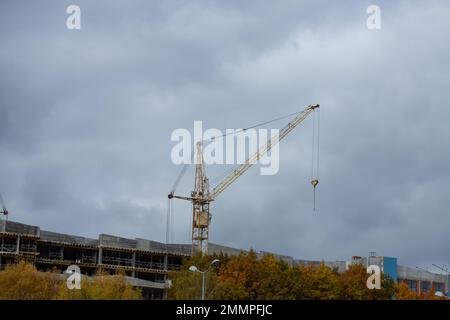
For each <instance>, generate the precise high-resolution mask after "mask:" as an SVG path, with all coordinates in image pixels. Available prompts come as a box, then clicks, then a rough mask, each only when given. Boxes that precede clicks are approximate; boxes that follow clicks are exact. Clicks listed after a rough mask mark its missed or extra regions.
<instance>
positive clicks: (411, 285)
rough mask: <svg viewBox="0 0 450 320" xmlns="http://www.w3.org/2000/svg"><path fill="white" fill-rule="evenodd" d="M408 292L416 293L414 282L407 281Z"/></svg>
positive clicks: (415, 283)
mask: <svg viewBox="0 0 450 320" xmlns="http://www.w3.org/2000/svg"><path fill="white" fill-rule="evenodd" d="M408 287H409V290H411V291H414V292H417V281H416V280H408Z"/></svg>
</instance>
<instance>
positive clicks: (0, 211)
mask: <svg viewBox="0 0 450 320" xmlns="http://www.w3.org/2000/svg"><path fill="white" fill-rule="evenodd" d="M0 206H1V208H0V214H2V215H3V216H5V218H6V219H8V213H9V212H8V210H6V206H5V201H3V197H2V195H1V194H0Z"/></svg>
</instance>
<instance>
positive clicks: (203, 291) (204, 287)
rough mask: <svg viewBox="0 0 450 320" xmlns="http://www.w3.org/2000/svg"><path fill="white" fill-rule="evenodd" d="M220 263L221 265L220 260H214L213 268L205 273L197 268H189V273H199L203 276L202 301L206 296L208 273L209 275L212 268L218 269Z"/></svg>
mask: <svg viewBox="0 0 450 320" xmlns="http://www.w3.org/2000/svg"><path fill="white" fill-rule="evenodd" d="M219 263H220V260H219V259H214V260H213V261H212V262H211V266H210V267H209V268H208V269H206V270H205V271H201V270H199V269H198V268H197V267H196V266H190V267H189V271H192V272H199V273H201V274H202V300H205V294H206V273H208V271H209V270H210V269H211V267H216V266H217V265H219Z"/></svg>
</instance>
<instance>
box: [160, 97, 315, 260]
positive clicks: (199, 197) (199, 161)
mask: <svg viewBox="0 0 450 320" xmlns="http://www.w3.org/2000/svg"><path fill="white" fill-rule="evenodd" d="M317 108H319V105H318V104H315V105H309V106H307V107H306V108H305V109H304V110H303V111H301V112H300V113H299V114H298V115H297V116H296V117H295V118H294V119H293V120H292V121H290V122H289V123H288V124H287V125H286V126H285V127H284V128H283V129H281V130H280V131H279V132H278V134H277V135H275V136H273V137H271V139H270V140H269V141H268V142H267V143H266V144H265V145H263V146H262V147H261V148H260V149H259V150H257V151H256V152H255V153H254V154H253V155H251V156H249V157H248V158H247V159H246V160H245V162H244V163H243V164H241V165H239V166H238V167H237V168H236V169H235V170H234V171H233V172H232V173H231V174H229V175H228V176H226V177H225V178H224V179H223V180H222V181H221V182H219V183H218V184H217V185H216V186H215V187H214V188H212V189H210V188H209V179H208V178H207V176H206V173H205V167H204V163H203V152H202V141H199V142H197V143H196V162H195V163H196V168H195V181H194V190H193V191H192V192H191V195H190V196H180V195H175V194H174V192H175V186H174V188H172V191H171V192H170V193H169V195H168V198H169V199H173V198H176V199H181V200H187V201H191V202H192V255H194V254H195V252H196V251H197V252H203V253H205V254H207V253H208V240H209V225H210V223H211V210H210V204H211V202H212V201H215V200H216V198H217V197H218V196H219V195H220V194H221V193H222V192H223V191H224V190H225V189H227V188H228V187H229V186H230V185H231V184H233V182H235V181H236V180H237V179H238V178H239V177H240V176H242V175H243V174H244V173H245V172H246V171H247V170H248V169H250V168H251V167H252V165H253V164H255V162H256V161H257V160H259V159H260V157H262V156H264V155H265V154H266V153H267V152H269V150H270V149H271V148H272V146H274V145H276V144H277V143H279V141H280V140H282V139H283V138H284V137H286V136H287V135H288V134H289V133H290V132H292V130H294V129H295V128H296V127H297V126H298V125H299V124H301V123H302V122H303V120H305V119H306V118H307V117H308V116H309V115H310V114H311V113H313V112H314V111H315V109H317ZM184 172H185V168H183V170H182V174H184ZM179 180H180V177H178V179H177V181H176V183H175V185H177V184H178V182H179ZM318 182H319V181H318V179H313V177H312V180H311V184H312V185H313V187H314V188H316V186H317V184H318Z"/></svg>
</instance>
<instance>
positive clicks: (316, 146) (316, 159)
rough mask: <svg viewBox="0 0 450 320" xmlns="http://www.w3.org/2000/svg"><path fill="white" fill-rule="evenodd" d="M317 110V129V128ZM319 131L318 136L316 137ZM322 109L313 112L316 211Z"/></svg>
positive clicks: (313, 172) (312, 172)
mask: <svg viewBox="0 0 450 320" xmlns="http://www.w3.org/2000/svg"><path fill="white" fill-rule="evenodd" d="M316 112H317V113H318V115H317V129H316ZM316 131H317V138H316ZM319 138H320V110H317V111H314V113H313V133H312V152H311V185H312V186H313V211H316V187H317V185H318V184H319V141H320V139H319Z"/></svg>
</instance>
